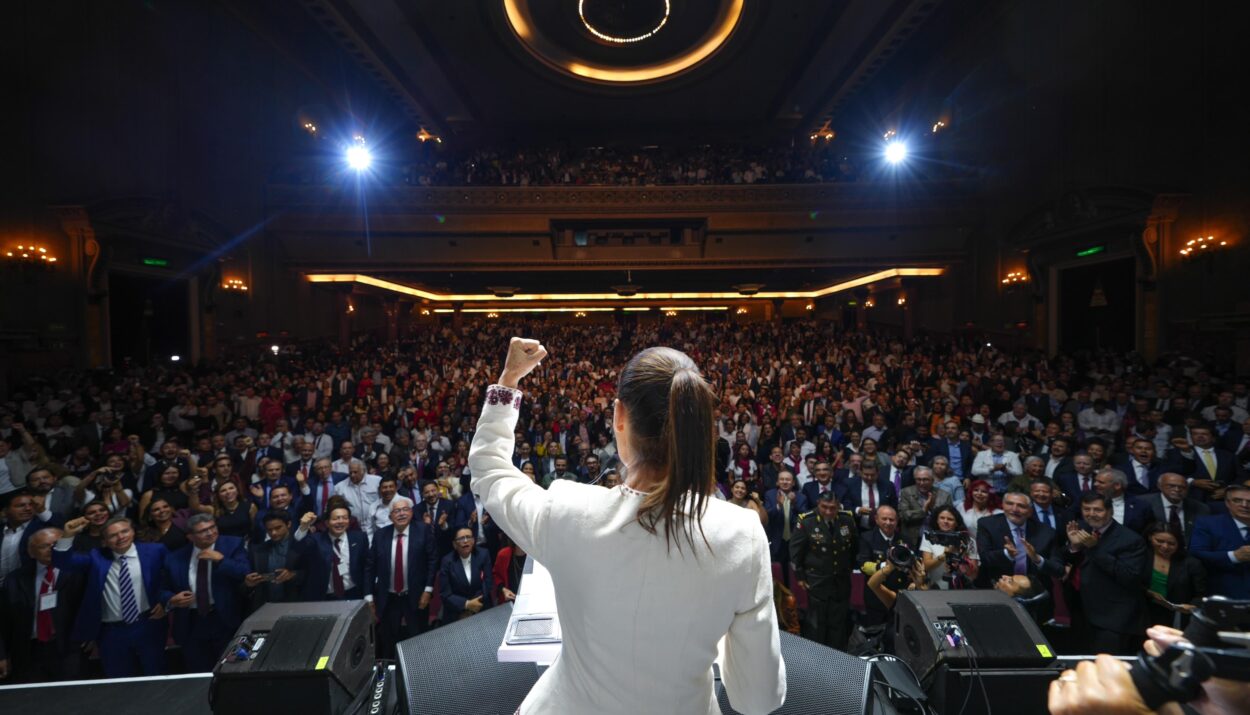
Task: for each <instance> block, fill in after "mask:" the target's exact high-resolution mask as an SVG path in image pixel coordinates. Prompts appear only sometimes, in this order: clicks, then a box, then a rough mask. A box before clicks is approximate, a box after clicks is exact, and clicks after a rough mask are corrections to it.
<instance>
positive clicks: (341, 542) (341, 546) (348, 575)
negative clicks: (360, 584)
mask: <svg viewBox="0 0 1250 715" xmlns="http://www.w3.org/2000/svg"><path fill="white" fill-rule="evenodd" d="M326 536H329V537H330V551H332V552H333V551H334V545H335V542H337V543H338V555H339V566H338V569H339V574H340V575H342V577H343V590H344V591H350V590H352V589H353V588H355V587H356V584H355V582H354V581H352V547H351V543H350V542H348V540H347V534H346V533H344V534H343V535H342V536H340V537H338V538H335V537H334V536H332V535H330V534H326ZM330 568H334V561H333V560H331V561H330ZM326 593H328V594H331V595H333V593H334V574H330V579H329V582H328V584H327V585H326ZM370 600H372V599H370Z"/></svg>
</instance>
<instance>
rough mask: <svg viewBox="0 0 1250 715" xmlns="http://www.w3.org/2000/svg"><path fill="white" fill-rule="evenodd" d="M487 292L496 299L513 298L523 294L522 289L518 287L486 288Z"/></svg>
mask: <svg viewBox="0 0 1250 715" xmlns="http://www.w3.org/2000/svg"><path fill="white" fill-rule="evenodd" d="M486 290H488V291H490V292H491V295H493V296H495V297H496V298H511V297H512V296H514V295H516V294H517V293H519V292H521V289H520V288H518V287H516V286H486Z"/></svg>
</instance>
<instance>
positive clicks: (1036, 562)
mask: <svg viewBox="0 0 1250 715" xmlns="http://www.w3.org/2000/svg"><path fill="white" fill-rule="evenodd" d="M1039 481H1040V480H1039ZM1044 483H1045V482H1043V484H1044ZM1034 516H1035V512H1034V510H1033V500H1032V499H1031V498H1030V497H1029V495H1027V494H1023V493H1021V492H1007V493H1006V494H1005V495H1003V513H1002V514H994V515H993V516H987V517H983V518H982V519H981V520H980V521H978V522H977V553H978V554H980V556H981V569H980V571H979V572H978V574H977V584H978V585H979V586H980V587H982V588H990V587H992V586H993V585H994V583H995V582H997V581H998V579H999V578H1001V577H1003V576H1033V577H1036V578H1038V579H1040V580H1041V581H1042V583H1043V584H1044V585H1045V586H1047V587H1049V586H1050V580H1051V579H1052V578H1062V577H1063V561H1062V560H1061V559H1060V557H1059V554H1058V548H1059V539H1058V537H1057V535H1056V534H1055V530H1054V529H1052V528H1050V527H1049V526H1047V525H1046V524H1043V523H1041V522H1039V521H1038V520H1037V519H1036V518H1034Z"/></svg>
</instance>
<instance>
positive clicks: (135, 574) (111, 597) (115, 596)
mask: <svg viewBox="0 0 1250 715" xmlns="http://www.w3.org/2000/svg"><path fill="white" fill-rule="evenodd" d="M62 541H64V539H62ZM71 543H72V540H71ZM57 547H58V548H59V547H60V543H59V542H58V543H57ZM122 556H125V557H126V567H127V568H128V569H130V585H131V586H132V587H133V588H134V590H135V604H136V605H138V607H139V613H141V614H142V613H145V612H146V611H147V610H148V593H147V589H145V588H144V587H143V567H142V566H140V565H139V549H137V548H135V545H134V544H131V545H130V550H129V551H127V552H126V553H124V554H122ZM121 572H122V560H121V559H120V558H118V556H117V555H114V557H113V564H112V565H111V566H109V572H108V576H107V577H106V578H105V579H104V610H103V612H101V614H100V620H102V621H104V622H105V623H121V622H122V620H123V616H122V590H121V581H120V578H121V577H120V574H121Z"/></svg>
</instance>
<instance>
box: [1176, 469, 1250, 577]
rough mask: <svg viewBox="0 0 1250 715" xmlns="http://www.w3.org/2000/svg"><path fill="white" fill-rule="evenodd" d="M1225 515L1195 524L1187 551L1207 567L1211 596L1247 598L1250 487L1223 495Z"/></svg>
mask: <svg viewBox="0 0 1250 715" xmlns="http://www.w3.org/2000/svg"><path fill="white" fill-rule="evenodd" d="M1224 503H1225V504H1226V505H1227V506H1228V513H1227V514H1221V515H1219V516H1207V517H1203V518H1201V519H1198V520H1197V521H1195V522H1194V533H1193V535H1192V536H1191V537H1190V539H1189V552H1190V553H1191V554H1193V555H1194V556H1195V557H1197V558H1198V559H1199V560H1200V561H1202V564H1203V565H1204V566H1206V567H1207V574H1208V578H1209V584H1210V587H1211V594H1212V595H1219V596H1226V597H1228V598H1250V487H1247V486H1243V485H1240V484H1238V485H1234V486H1231V487H1229V488H1228V490H1227V491H1226V492H1225V493H1224Z"/></svg>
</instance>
